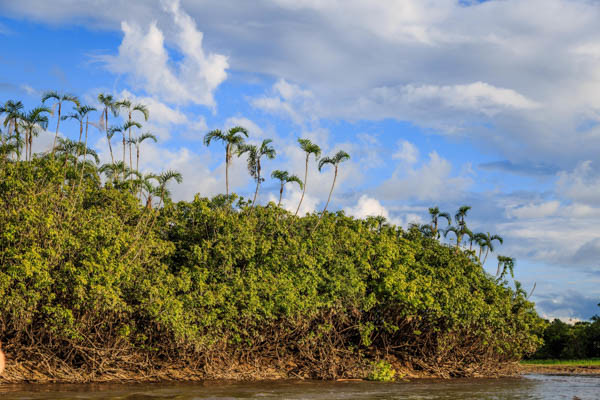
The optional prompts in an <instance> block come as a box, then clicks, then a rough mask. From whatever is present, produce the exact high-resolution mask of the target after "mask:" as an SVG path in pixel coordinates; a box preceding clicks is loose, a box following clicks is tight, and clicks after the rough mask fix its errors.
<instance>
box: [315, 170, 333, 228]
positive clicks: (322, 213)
mask: <svg viewBox="0 0 600 400" xmlns="http://www.w3.org/2000/svg"><path fill="white" fill-rule="evenodd" d="M337 174H338V167H337V165H336V166H335V173H334V174H333V183H332V184H331V190H330V191H329V197H327V203H325V208H323V211H322V212H321V216H320V217H319V221H318V222H317V225H315V227H314V228H313V231H314V230H315V229H317V227H318V226H319V224H320V223H321V220H322V219H323V216H324V215H325V211H327V206H328V205H329V201H330V200H331V194H332V193H333V188H334V187H335V180H336V179H337Z"/></svg>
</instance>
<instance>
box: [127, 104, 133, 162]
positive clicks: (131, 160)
mask: <svg viewBox="0 0 600 400" xmlns="http://www.w3.org/2000/svg"><path fill="white" fill-rule="evenodd" d="M129 122H131V111H130V112H129ZM128 145H129V168H132V169H133V159H132V155H131V127H129V143H128Z"/></svg>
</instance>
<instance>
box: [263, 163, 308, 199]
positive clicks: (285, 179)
mask: <svg viewBox="0 0 600 400" xmlns="http://www.w3.org/2000/svg"><path fill="white" fill-rule="evenodd" d="M271 178H273V179H279V183H280V184H281V187H280V188H279V202H278V203H277V207H279V206H280V205H281V198H282V197H283V187H284V185H285V184H286V183H290V182H296V183H297V184H298V186H300V189H302V187H303V186H304V185H303V184H302V181H301V180H300V178H299V177H298V176H297V175H290V174H289V172H287V171H281V170H278V169H276V170H275V171H273V172H271Z"/></svg>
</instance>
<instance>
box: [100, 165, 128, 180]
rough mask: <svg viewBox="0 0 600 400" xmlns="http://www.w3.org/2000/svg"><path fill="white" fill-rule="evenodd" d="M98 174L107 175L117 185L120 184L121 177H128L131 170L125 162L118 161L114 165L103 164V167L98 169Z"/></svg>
mask: <svg viewBox="0 0 600 400" xmlns="http://www.w3.org/2000/svg"><path fill="white" fill-rule="evenodd" d="M98 172H100V173H101V174H104V175H106V178H107V179H108V180H109V181H111V182H113V184H116V183H118V182H119V179H120V177H121V176H126V175H127V174H128V173H129V172H130V170H129V168H128V167H127V165H125V163H123V161H117V162H114V163H107V164H102V166H101V167H100V168H99V169H98Z"/></svg>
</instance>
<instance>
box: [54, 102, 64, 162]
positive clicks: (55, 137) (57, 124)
mask: <svg viewBox="0 0 600 400" xmlns="http://www.w3.org/2000/svg"><path fill="white" fill-rule="evenodd" d="M61 106H62V103H61V102H60V101H59V102H58V120H57V121H56V134H54V143H52V159H54V150H55V149H56V139H57V138H58V127H59V126H60V111H61V110H60V109H61Z"/></svg>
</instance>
